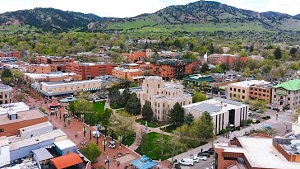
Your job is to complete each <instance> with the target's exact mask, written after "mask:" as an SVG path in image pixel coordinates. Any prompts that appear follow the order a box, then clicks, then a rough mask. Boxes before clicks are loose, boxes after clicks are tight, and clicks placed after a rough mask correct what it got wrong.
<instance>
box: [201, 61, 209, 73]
mask: <svg viewBox="0 0 300 169" xmlns="http://www.w3.org/2000/svg"><path fill="white" fill-rule="evenodd" d="M209 70H210V69H209V66H208V64H207V63H204V64H203V65H202V66H201V69H200V72H201V73H206V72H208V71H209Z"/></svg>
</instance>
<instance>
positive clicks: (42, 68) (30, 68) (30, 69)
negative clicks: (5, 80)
mask: <svg viewBox="0 0 300 169" xmlns="http://www.w3.org/2000/svg"><path fill="white" fill-rule="evenodd" d="M25 70H26V72H27V73H37V74H47V73H50V72H51V66H50V65H49V64H30V65H27V66H25Z"/></svg>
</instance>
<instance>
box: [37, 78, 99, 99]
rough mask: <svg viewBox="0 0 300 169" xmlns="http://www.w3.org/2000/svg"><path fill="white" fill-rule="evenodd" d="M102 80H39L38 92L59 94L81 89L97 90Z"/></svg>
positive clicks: (49, 95)
mask: <svg viewBox="0 0 300 169" xmlns="http://www.w3.org/2000/svg"><path fill="white" fill-rule="evenodd" d="M101 84H102V80H100V79H93V80H83V81H72V82H41V83H40V84H39V88H38V90H39V92H41V93H42V94H43V95H45V96H48V97H52V96H61V95H73V94H74V93H78V92H82V91H97V90H100V89H101Z"/></svg>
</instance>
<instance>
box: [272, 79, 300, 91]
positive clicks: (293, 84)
mask: <svg viewBox="0 0 300 169" xmlns="http://www.w3.org/2000/svg"><path fill="white" fill-rule="evenodd" d="M273 88H275V89H277V88H283V89H285V90H290V91H296V90H300V79H293V80H289V81H287V82H284V83H281V84H278V85H276V86H273Z"/></svg>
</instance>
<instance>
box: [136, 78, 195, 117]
mask: <svg viewBox="0 0 300 169" xmlns="http://www.w3.org/2000/svg"><path fill="white" fill-rule="evenodd" d="M183 88H184V86H183V85H181V84H177V83H173V82H164V81H163V79H162V77H158V76H149V77H146V78H145V80H144V81H143V84H142V90H139V91H136V94H137V97H138V98H139V99H140V102H141V107H143V106H144V104H145V102H146V101H149V102H150V103H151V108H152V110H153V114H154V117H155V118H157V120H159V121H163V120H165V119H166V118H167V115H168V113H169V111H170V110H171V109H172V108H173V106H174V105H175V103H177V102H178V103H179V104H181V105H182V106H184V105H188V104H191V103H192V96H191V95H190V94H187V93H184V92H183Z"/></svg>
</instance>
